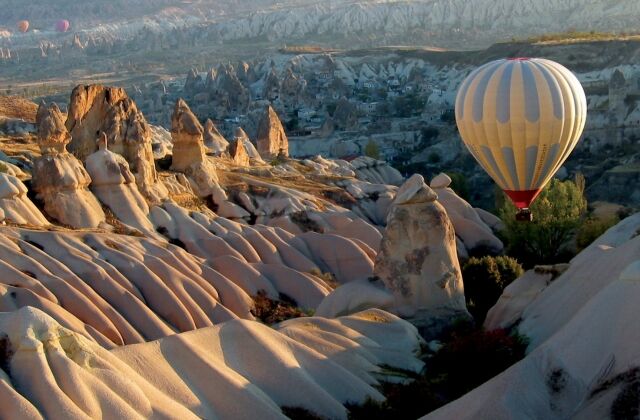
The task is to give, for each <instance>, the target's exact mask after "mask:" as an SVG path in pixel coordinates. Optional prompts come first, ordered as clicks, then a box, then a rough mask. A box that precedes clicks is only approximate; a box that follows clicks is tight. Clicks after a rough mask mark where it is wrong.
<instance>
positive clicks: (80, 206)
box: [32, 103, 105, 228]
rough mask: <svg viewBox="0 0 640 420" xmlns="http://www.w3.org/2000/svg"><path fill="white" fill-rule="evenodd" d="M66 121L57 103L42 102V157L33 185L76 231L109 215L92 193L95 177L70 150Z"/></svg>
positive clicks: (49, 209)
mask: <svg viewBox="0 0 640 420" xmlns="http://www.w3.org/2000/svg"><path fill="white" fill-rule="evenodd" d="M64 120H65V116H64V115H63V114H62V112H61V111H60V109H59V108H58V106H57V105H56V104H51V105H49V106H47V105H45V104H44V103H42V104H41V105H40V107H39V108H38V114H37V119H36V124H37V126H38V145H39V146H40V149H41V151H42V156H41V157H39V158H37V159H35V161H34V163H33V169H32V186H33V189H34V191H35V192H36V197H37V198H38V199H39V200H42V201H43V202H44V210H45V212H46V213H47V214H49V215H50V216H51V217H53V218H54V219H56V220H58V221H59V222H61V223H63V224H66V225H69V226H72V227H74V228H95V227H98V225H100V223H102V222H104V221H105V214H104V212H103V211H102V207H101V206H100V203H99V202H98V200H97V199H96V197H95V196H94V195H93V194H92V193H91V192H90V191H89V188H88V187H89V184H90V183H91V177H90V176H89V174H88V173H87V171H86V170H85V169H84V166H83V165H82V162H80V161H79V160H78V159H76V158H75V156H73V155H72V154H70V153H68V152H67V150H66V145H67V143H69V141H70V140H71V136H70V135H69V132H68V131H67V128H66V127H65V125H64Z"/></svg>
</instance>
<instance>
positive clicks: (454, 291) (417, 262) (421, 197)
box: [374, 175, 468, 335]
mask: <svg viewBox="0 0 640 420" xmlns="http://www.w3.org/2000/svg"><path fill="white" fill-rule="evenodd" d="M437 198H438V196H437V195H436V193H434V192H433V190H432V189H431V188H429V187H428V186H427V185H426V184H425V183H424V180H423V178H422V176H420V175H414V176H412V177H411V178H409V179H408V180H407V181H406V182H405V183H404V184H403V186H402V187H401V188H400V190H399V191H398V194H397V196H396V199H395V201H394V203H393V206H392V208H391V212H390V214H389V216H388V219H387V227H386V229H385V231H384V235H383V238H382V244H381V246H380V252H379V253H378V255H377V257H376V262H375V268H374V275H375V276H377V277H378V278H380V279H381V280H382V282H383V283H384V284H385V286H386V288H387V289H388V290H389V291H391V292H392V293H393V295H394V297H395V300H396V310H397V312H398V313H399V314H400V315H401V316H404V317H408V318H411V319H412V322H414V323H415V324H416V325H418V327H419V328H420V329H421V332H423V333H424V334H426V335H429V334H433V333H437V332H438V331H437V330H439V329H441V328H442V327H443V324H444V325H445V326H446V324H448V323H450V322H451V320H453V319H454V318H456V317H458V316H468V313H467V310H466V306H465V299H464V288H463V284H462V276H461V272H460V266H459V264H458V258H457V256H456V242H455V232H454V229H453V225H452V224H451V221H450V220H449V218H448V217H447V213H446V211H445V209H444V208H443V207H442V205H441V204H440V203H438V201H437Z"/></svg>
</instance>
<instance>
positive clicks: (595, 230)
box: [576, 216, 620, 251]
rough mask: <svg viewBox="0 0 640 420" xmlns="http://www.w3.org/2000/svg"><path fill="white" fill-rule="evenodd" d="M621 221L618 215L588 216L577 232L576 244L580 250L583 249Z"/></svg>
mask: <svg viewBox="0 0 640 420" xmlns="http://www.w3.org/2000/svg"><path fill="white" fill-rule="evenodd" d="M618 222H620V219H619V218H618V217H617V216H611V217H608V218H604V219H599V218H597V217H587V218H586V219H585V220H584V221H583V222H582V224H581V225H580V227H579V228H578V231H577V232H576V246H577V248H578V251H582V250H583V249H585V248H586V247H588V246H589V245H591V243H593V241H595V240H596V239H598V238H599V237H600V236H601V235H602V234H603V233H605V232H606V231H607V229H609V228H610V227H612V226H614V225H616V224H617V223H618Z"/></svg>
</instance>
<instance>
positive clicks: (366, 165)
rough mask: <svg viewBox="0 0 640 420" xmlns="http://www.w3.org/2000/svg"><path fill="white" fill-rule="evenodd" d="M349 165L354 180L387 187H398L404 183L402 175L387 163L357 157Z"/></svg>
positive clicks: (365, 157)
mask: <svg viewBox="0 0 640 420" xmlns="http://www.w3.org/2000/svg"><path fill="white" fill-rule="evenodd" d="M350 163H351V167H352V168H353V170H354V171H355V173H356V178H358V179H360V180H362V181H367V182H371V183H372V184H389V185H400V184H402V183H403V182H404V177H403V176H402V174H401V173H400V172H398V170H397V169H395V168H394V167H392V166H391V165H389V164H388V163H387V162H384V161H381V160H376V159H373V158H370V157H368V156H358V157H357V158H355V159H354V160H352V161H351V162H350Z"/></svg>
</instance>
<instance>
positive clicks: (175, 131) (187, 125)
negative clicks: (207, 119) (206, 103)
mask: <svg viewBox="0 0 640 420" xmlns="http://www.w3.org/2000/svg"><path fill="white" fill-rule="evenodd" d="M203 135H204V129H203V127H202V125H201V124H200V122H199V121H198V119H197V118H196V116H195V115H194V114H193V112H191V109H189V106H188V105H187V103H186V102H184V101H183V100H182V99H179V100H178V101H177V102H176V106H175V109H174V112H173V116H172V117H171V138H172V140H173V160H172V164H171V169H172V170H174V171H179V172H182V173H184V174H185V175H186V176H187V178H188V179H189V181H190V182H191V186H192V188H193V191H194V193H195V194H196V195H197V196H199V197H211V198H212V200H213V202H214V203H215V204H216V205H217V206H218V209H217V211H218V213H219V214H220V215H221V216H223V217H229V218H235V219H238V218H243V217H248V216H249V213H248V212H246V211H245V210H244V209H242V208H241V207H240V206H238V205H236V204H234V203H231V202H229V201H228V200H227V194H226V192H225V191H224V190H223V189H222V187H220V185H219V183H218V175H217V173H216V168H215V166H214V165H213V164H212V163H211V161H210V160H209V158H208V157H207V156H206V154H205V148H204V138H203Z"/></svg>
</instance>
